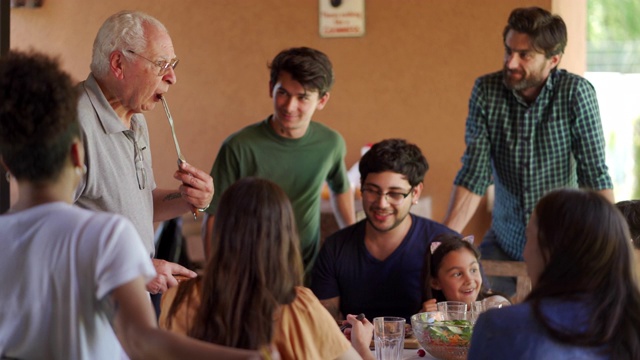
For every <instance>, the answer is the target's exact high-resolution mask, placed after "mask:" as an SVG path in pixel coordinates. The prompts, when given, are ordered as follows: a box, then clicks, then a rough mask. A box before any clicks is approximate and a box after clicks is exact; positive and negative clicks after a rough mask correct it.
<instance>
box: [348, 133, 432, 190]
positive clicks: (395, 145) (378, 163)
mask: <svg viewBox="0 0 640 360" xmlns="http://www.w3.org/2000/svg"><path fill="white" fill-rule="evenodd" d="M359 170H360V183H361V184H362V185H364V181H365V180H366V179H367V175H369V173H381V172H385V171H392V172H395V173H398V174H402V175H404V176H406V178H407V181H408V182H409V184H410V185H411V186H416V185H418V184H420V183H421V182H422V180H424V175H425V174H426V173H427V170H429V164H428V163H427V159H426V158H425V157H424V155H422V151H420V148H419V147H418V146H416V145H414V144H410V143H408V142H407V141H406V140H403V139H387V140H382V141H380V142H378V143H376V144H374V145H373V146H372V147H371V149H370V150H369V151H367V152H366V153H365V154H364V155H363V156H362V159H360V164H359Z"/></svg>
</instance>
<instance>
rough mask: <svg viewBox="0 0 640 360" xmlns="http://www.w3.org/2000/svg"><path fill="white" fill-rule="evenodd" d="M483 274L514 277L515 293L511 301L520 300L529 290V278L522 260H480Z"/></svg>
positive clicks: (516, 301)
mask: <svg viewBox="0 0 640 360" xmlns="http://www.w3.org/2000/svg"><path fill="white" fill-rule="evenodd" d="M480 263H481V264H482V270H483V272H484V275H485V276H504V277H515V278H516V294H515V296H514V297H513V298H512V299H511V301H512V303H514V304H517V303H519V302H522V301H523V300H524V298H525V297H527V295H528V294H529V292H531V279H529V274H528V273H527V267H526V265H525V264H524V262H523V261H499V260H480Z"/></svg>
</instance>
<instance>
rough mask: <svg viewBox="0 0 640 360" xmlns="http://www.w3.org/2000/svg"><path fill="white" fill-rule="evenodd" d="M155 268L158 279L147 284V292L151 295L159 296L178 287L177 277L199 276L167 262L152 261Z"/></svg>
mask: <svg viewBox="0 0 640 360" xmlns="http://www.w3.org/2000/svg"><path fill="white" fill-rule="evenodd" d="M152 261H153V267H155V268H156V273H157V275H156V277H155V278H154V279H153V280H151V281H149V283H148V284H147V291H149V292H150V293H151V294H158V293H163V292H165V291H167V289H169V288H171V287H174V286H176V285H178V283H179V280H178V279H176V277H187V278H194V277H196V276H198V274H196V273H195V272H193V271H191V270H189V269H187V268H186V267H184V266H182V265H178V264H176V263H172V262H169V261H165V260H159V259H152Z"/></svg>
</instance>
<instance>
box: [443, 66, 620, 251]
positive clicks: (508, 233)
mask: <svg viewBox="0 0 640 360" xmlns="http://www.w3.org/2000/svg"><path fill="white" fill-rule="evenodd" d="M502 78H503V77H502V72H501V71H499V72H495V73H492V74H488V75H485V76H482V77H480V78H478V79H477V80H476V82H475V85H474V88H473V92H472V93H471V98H470V100H469V115H468V118H467V124H466V133H465V142H466V145H467V148H466V150H465V152H464V155H463V156H462V168H461V169H460V171H459V172H458V175H457V176H456V178H455V180H454V184H455V185H458V186H462V187H464V188H467V189H468V190H470V191H471V192H473V193H476V194H480V195H483V194H484V193H485V191H486V189H487V186H489V185H490V184H492V183H494V184H495V203H494V204H495V205H494V209H493V222H492V225H491V226H492V228H493V230H494V231H495V234H496V236H497V239H498V243H499V244H500V245H501V247H502V249H503V250H504V251H505V252H506V253H507V254H508V255H509V256H511V257H512V258H513V259H515V260H522V250H523V249H524V243H525V227H526V224H527V222H528V220H529V216H530V215H531V213H532V211H533V209H534V207H535V205H536V203H537V201H538V199H540V197H542V196H543V195H544V194H545V193H546V192H548V191H550V190H552V189H556V188H560V187H578V186H580V187H587V188H592V189H594V190H602V189H611V188H613V185H612V183H611V178H610V177H609V173H608V171H607V165H606V164H605V149H604V147H605V141H604V136H603V132H602V124H601V122H600V111H599V109H598V101H597V99H596V94H595V90H594V89H593V86H592V85H591V84H590V83H589V82H588V81H587V80H586V79H584V78H582V77H580V76H577V75H574V74H571V73H568V72H567V71H565V70H557V71H553V72H552V73H551V74H550V75H549V77H548V79H547V82H546V83H545V85H544V86H543V88H542V91H541V92H540V94H539V95H538V97H537V98H536V100H535V101H534V102H533V103H532V104H527V103H526V102H525V101H524V100H523V99H522V98H521V97H520V96H519V95H518V94H517V93H516V92H515V91H512V90H509V89H507V88H506V87H505V86H504V84H503V82H502Z"/></svg>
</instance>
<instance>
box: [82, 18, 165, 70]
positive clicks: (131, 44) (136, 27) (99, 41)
mask: <svg viewBox="0 0 640 360" xmlns="http://www.w3.org/2000/svg"><path fill="white" fill-rule="evenodd" d="M145 25H151V26H154V27H155V28H157V29H158V30H162V31H164V32H167V29H166V28H165V26H164V25H163V24H162V23H161V22H160V21H158V19H156V18H154V17H153V16H151V15H147V14H145V13H143V12H140V11H128V10H125V11H121V12H119V13H117V14H114V15H111V16H110V17H109V18H108V19H107V20H105V22H104V24H102V26H101V27H100V30H98V35H96V39H95V40H94V41H93V55H92V59H91V72H92V73H93V74H94V76H95V77H97V78H102V77H104V76H106V75H107V73H108V71H109V57H110V56H111V53H112V52H113V51H115V50H120V51H122V53H123V54H124V56H125V57H127V58H131V57H132V56H133V55H132V54H130V53H129V52H128V51H126V50H131V51H134V52H136V53H139V52H143V51H144V50H146V48H147V39H146V38H145Z"/></svg>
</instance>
